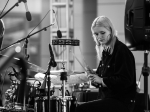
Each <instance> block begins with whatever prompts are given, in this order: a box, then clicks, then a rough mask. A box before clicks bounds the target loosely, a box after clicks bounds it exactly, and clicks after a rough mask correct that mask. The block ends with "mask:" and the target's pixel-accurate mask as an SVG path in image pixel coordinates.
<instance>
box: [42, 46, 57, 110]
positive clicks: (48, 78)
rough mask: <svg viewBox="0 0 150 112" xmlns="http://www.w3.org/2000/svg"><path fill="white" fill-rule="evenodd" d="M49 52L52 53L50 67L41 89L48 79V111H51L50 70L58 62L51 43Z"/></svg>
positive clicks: (44, 86)
mask: <svg viewBox="0 0 150 112" xmlns="http://www.w3.org/2000/svg"><path fill="white" fill-rule="evenodd" d="M49 53H50V61H49V63H48V68H47V71H46V73H45V78H44V81H43V84H42V86H41V89H44V90H45V88H46V81H47V87H48V92H47V97H48V102H47V103H48V112H50V87H51V77H50V71H51V67H56V66H57V63H56V62H55V58H54V54H53V51H52V48H51V45H50V44H49Z"/></svg>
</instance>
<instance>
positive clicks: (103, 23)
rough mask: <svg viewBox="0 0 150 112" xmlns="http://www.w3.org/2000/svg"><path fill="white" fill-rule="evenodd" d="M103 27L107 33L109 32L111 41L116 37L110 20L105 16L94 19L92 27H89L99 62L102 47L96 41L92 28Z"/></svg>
mask: <svg viewBox="0 0 150 112" xmlns="http://www.w3.org/2000/svg"><path fill="white" fill-rule="evenodd" d="M96 26H98V27H105V28H106V29H107V30H108V31H110V32H111V40H113V37H117V32H116V30H115V28H114V26H113V24H112V22H111V21H110V19H108V18H107V17H106V16H99V17H97V18H95V19H94V21H93V23H92V25H91V31H92V37H93V39H94V41H95V43H96V46H95V48H96V52H97V55H98V59H99V60H101V54H102V51H103V47H102V45H101V44H100V43H99V42H98V41H97V39H96V37H95V35H94V33H93V28H94V27H96Z"/></svg>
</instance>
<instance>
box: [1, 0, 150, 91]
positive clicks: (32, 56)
mask: <svg viewBox="0 0 150 112" xmlns="http://www.w3.org/2000/svg"><path fill="white" fill-rule="evenodd" d="M17 1H18V0H10V1H9V2H8V4H7V6H6V8H5V10H4V12H3V14H4V13H5V12H6V11H7V10H9V9H10V8H11V7H12V6H13V5H14V4H15V3H16V2H17ZM6 3H7V0H0V12H2V10H3V8H4V6H5V4H6ZM27 5H28V9H29V11H30V13H31V15H32V20H31V21H28V20H27V19H26V15H25V13H26V10H25V5H24V3H23V2H21V3H19V6H16V7H14V8H13V9H12V10H11V11H10V12H9V13H8V14H7V15H5V16H4V17H3V18H2V20H3V22H4V25H5V34H4V39H3V44H2V48H4V47H6V46H8V45H10V44H12V43H13V42H16V41H17V40H19V39H22V38H24V37H26V36H27V35H28V34H29V33H30V32H31V30H33V29H34V28H35V27H36V26H37V25H38V24H39V23H40V22H41V20H42V19H43V18H44V17H45V15H46V14H47V13H48V11H49V10H50V11H49V13H48V14H47V15H46V17H45V18H44V19H43V21H42V22H41V23H40V24H39V25H38V26H37V27H36V28H35V29H34V30H33V31H32V33H34V32H36V31H38V30H40V29H42V28H44V27H47V26H48V25H50V24H52V23H53V22H55V19H56V20H57V22H55V24H54V25H53V26H50V27H49V28H47V30H46V31H41V32H39V33H37V34H35V35H33V36H31V37H30V38H29V39H28V49H27V51H28V54H29V59H28V60H29V62H31V63H33V64H35V65H38V66H40V67H41V68H42V69H44V70H47V66H48V62H49V60H50V53H49V47H48V44H49V43H51V42H52V40H53V39H55V38H57V31H58V30H60V31H61V32H62V38H67V39H78V40H80V46H74V47H72V46H53V45H52V48H53V51H54V55H55V60H56V62H58V66H57V67H55V68H52V69H53V70H59V69H61V68H62V66H64V67H65V68H66V69H67V70H69V71H79V72H84V69H83V68H82V66H81V65H80V64H79V62H78V61H77V60H76V59H75V58H74V57H73V53H74V54H75V55H76V57H78V59H79V60H80V61H81V62H84V60H83V58H82V57H84V59H85V61H86V64H87V65H89V66H90V67H91V68H92V69H95V68H96V67H97V65H98V61H97V56H96V52H95V43H94V41H93V39H92V34H91V30H90V28H91V24H92V21H93V20H94V18H95V17H97V16H100V15H105V16H107V17H109V18H110V19H111V20H112V23H113V24H114V26H115V28H116V30H117V33H118V38H119V40H121V41H122V42H123V43H125V33H124V16H125V0H27ZM52 10H54V11H55V13H54V12H53V11H52ZM32 33H31V34H32ZM18 44H20V45H21V46H23V45H24V41H23V42H21V43H18ZM8 49H9V48H8ZM8 49H6V50H4V51H2V52H1V53H2V54H5V52H6V51H7V50H8ZM70 49H71V50H70ZM132 52H133V54H134V56H135V60H136V76H137V77H136V78H137V81H140V85H139V86H140V89H141V91H143V88H144V79H143V75H141V72H142V67H143V63H144V51H132ZM148 58H149V56H148ZM62 61H63V62H64V63H62ZM149 62H150V61H149V60H148V65H149ZM35 74H36V72H34V71H30V74H29V76H30V77H34V75H35ZM140 76H141V78H140ZM139 79H140V80H139ZM1 80H4V84H3V93H4V92H5V91H6V90H7V89H8V88H9V86H10V81H9V78H8V76H7V74H5V73H4V74H1ZM148 82H150V78H149V77H148ZM148 87H150V83H149V84H148ZM148 93H150V90H148Z"/></svg>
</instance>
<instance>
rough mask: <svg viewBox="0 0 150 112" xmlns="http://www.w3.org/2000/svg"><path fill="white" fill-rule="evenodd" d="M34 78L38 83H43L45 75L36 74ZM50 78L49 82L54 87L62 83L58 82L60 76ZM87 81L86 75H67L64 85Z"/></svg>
mask: <svg viewBox="0 0 150 112" xmlns="http://www.w3.org/2000/svg"><path fill="white" fill-rule="evenodd" d="M34 77H35V78H36V79H38V80H40V81H43V80H44V77H45V74H43V73H37V74H35V76H34ZM50 77H51V82H52V83H53V84H55V85H60V84H62V81H61V80H60V75H50ZM87 81H89V80H88V77H87V75H86V73H80V74H74V75H68V76H67V81H66V84H79V83H84V82H87Z"/></svg>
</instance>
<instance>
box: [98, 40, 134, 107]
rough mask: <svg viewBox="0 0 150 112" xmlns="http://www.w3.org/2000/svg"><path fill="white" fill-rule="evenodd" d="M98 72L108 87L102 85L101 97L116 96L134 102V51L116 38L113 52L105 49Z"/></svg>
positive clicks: (125, 101) (123, 100)
mask: <svg viewBox="0 0 150 112" xmlns="http://www.w3.org/2000/svg"><path fill="white" fill-rule="evenodd" d="M96 73H97V74H98V75H99V76H100V77H102V78H103V82H104V84H105V85H106V86H107V87H103V86H101V87H100V92H101V99H105V98H115V99H117V100H120V101H122V102H124V103H127V104H128V103H129V102H133V100H134V99H135V95H136V69H135V59H134V56H133V54H132V52H131V51H130V50H129V49H128V48H127V46H126V45H125V44H123V43H122V42H121V41H119V40H118V39H116V43H115V46H114V50H113V53H112V54H109V53H107V52H105V51H103V55H102V60H101V61H100V63H99V66H98V68H97V71H96Z"/></svg>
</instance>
